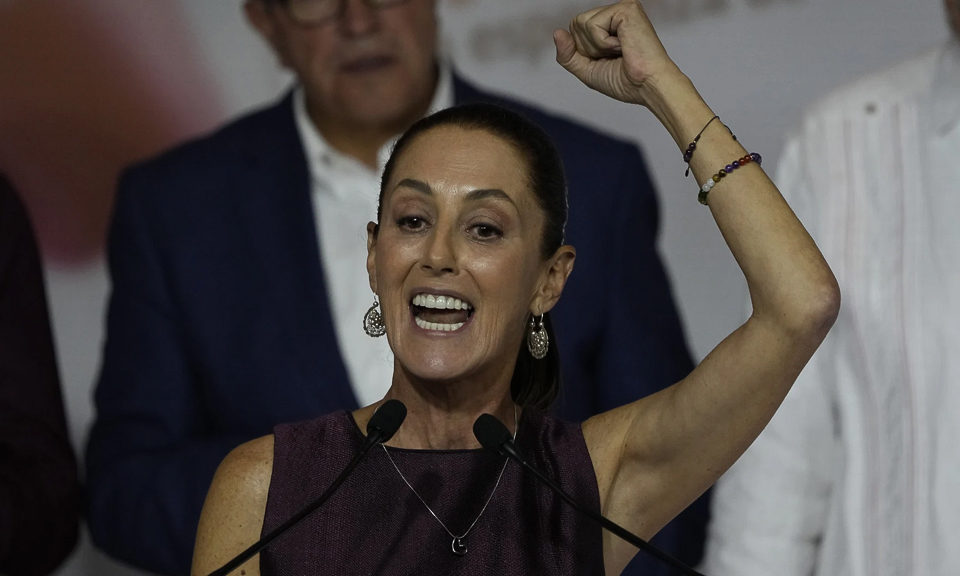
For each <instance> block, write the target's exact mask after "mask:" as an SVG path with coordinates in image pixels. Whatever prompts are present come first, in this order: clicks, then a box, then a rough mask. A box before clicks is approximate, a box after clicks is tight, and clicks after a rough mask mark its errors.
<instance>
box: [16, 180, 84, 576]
mask: <svg viewBox="0 0 960 576" xmlns="http://www.w3.org/2000/svg"><path fill="white" fill-rule="evenodd" d="M0 317H2V318H3V319H4V321H3V322H2V323H0V573H4V574H10V575H11V576H21V575H36V574H47V573H50V572H52V571H53V570H54V568H56V567H57V566H58V565H59V564H60V563H61V562H63V560H64V559H65V558H66V557H67V556H68V555H69V554H70V552H71V551H72V550H73V548H74V546H75V545H76V541H77V532H78V526H79V515H80V484H79V480H78V477H77V463H76V457H75V455H74V453H73V447H72V446H71V444H70V440H69V437H68V432H67V425H66V419H65V414H64V407H63V398H62V393H61V389H60V379H59V375H58V371H57V363H56V357H55V354H54V347H53V336H52V333H51V331H50V320H49V313H48V309H47V302H46V291H45V288H44V283H43V270H42V266H41V261H40V255H39V251H38V249H37V245H36V241H35V239H34V236H33V230H32V227H31V226H30V222H29V217H28V215H27V213H26V211H25V209H24V207H23V205H22V204H21V203H20V202H19V200H18V198H17V197H16V194H15V192H14V191H13V190H12V189H11V188H10V187H9V186H8V184H7V183H6V181H5V180H4V179H3V177H2V175H0Z"/></svg>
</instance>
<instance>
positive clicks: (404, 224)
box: [397, 216, 426, 230]
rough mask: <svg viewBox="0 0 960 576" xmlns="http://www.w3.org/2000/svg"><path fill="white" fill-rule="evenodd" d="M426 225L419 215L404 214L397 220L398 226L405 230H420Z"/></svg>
mask: <svg viewBox="0 0 960 576" xmlns="http://www.w3.org/2000/svg"><path fill="white" fill-rule="evenodd" d="M425 225H426V222H424V220H423V218H421V217H419V216H403V217H402V218H399V219H398V220H397V227H398V228H402V229H404V230H420V229H421V228H423V227H424V226H425Z"/></svg>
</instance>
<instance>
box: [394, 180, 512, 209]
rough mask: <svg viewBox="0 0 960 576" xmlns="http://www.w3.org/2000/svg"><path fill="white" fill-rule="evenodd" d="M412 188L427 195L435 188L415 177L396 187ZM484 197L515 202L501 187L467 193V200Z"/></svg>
mask: <svg viewBox="0 0 960 576" xmlns="http://www.w3.org/2000/svg"><path fill="white" fill-rule="evenodd" d="M401 187H402V188H411V189H413V190H415V191H417V192H420V193H421V194H426V195H427V196H433V189H432V188H430V185H429V184H427V183H426V182H422V181H420V180H417V179H415V178H404V179H403V180H401V181H400V182H398V183H397V186H396V188H401ZM484 198H499V199H501V200H506V201H507V202H510V203H511V204H514V205H515V203H514V201H513V198H511V197H510V196H509V195H507V193H506V192H504V191H503V190H500V189H499V188H478V189H476V190H471V191H470V192H468V193H467V200H473V201H476V200H482V199H484Z"/></svg>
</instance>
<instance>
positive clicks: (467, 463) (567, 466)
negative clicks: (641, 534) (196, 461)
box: [260, 410, 603, 576]
mask: <svg viewBox="0 0 960 576" xmlns="http://www.w3.org/2000/svg"><path fill="white" fill-rule="evenodd" d="M362 443H363V436H362V435H361V433H360V430H359V428H357V426H356V424H355V423H354V421H353V419H352V418H351V416H350V414H349V413H346V412H338V413H335V414H332V415H329V416H325V417H323V418H319V419H317V420H313V421H309V422H305V423H299V424H294V425H283V426H278V427H277V428H276V431H275V444H274V446H275V447H274V464H273V476H272V478H271V482H270V494H269V497H268V499H267V510H266V517H265V519H264V529H263V531H264V533H266V532H269V531H270V530H272V529H273V528H275V527H276V526H277V525H279V524H282V523H283V522H284V521H285V520H286V519H287V518H289V517H290V516H292V515H293V514H295V513H296V512H297V511H299V510H300V509H301V508H303V506H304V505H305V504H306V503H308V502H310V501H312V500H313V499H314V498H316V497H317V496H319V495H320V494H321V493H322V492H323V490H324V489H325V488H326V487H327V486H328V485H329V484H330V483H331V482H332V481H333V479H334V478H336V476H337V475H338V474H339V473H340V471H341V470H342V469H343V468H344V467H345V466H346V465H347V463H348V462H349V461H350V459H351V458H353V456H354V454H356V452H357V451H358V449H359V448H360V446H361V444H362ZM516 443H517V447H518V450H519V451H520V452H521V453H522V454H524V456H525V457H526V458H527V459H528V460H529V461H530V462H531V464H533V465H534V466H537V467H538V468H540V469H541V470H543V471H544V472H545V473H546V474H547V475H548V476H550V477H552V478H554V479H555V480H557V481H558V482H559V484H560V485H561V486H562V487H563V488H564V489H565V490H566V491H567V492H568V493H570V494H571V495H572V496H573V497H574V498H576V499H577V500H578V501H579V502H582V503H583V504H584V505H586V506H588V507H590V508H592V509H594V510H599V508H600V497H599V494H598V492H597V481H596V477H595V476H594V472H593V465H592V463H591V461H590V456H589V454H588V453H587V447H586V444H585V443H584V440H583V435H582V434H581V432H580V427H579V426H577V425H572V424H568V423H565V422H561V421H558V420H553V419H550V418H547V417H545V416H543V415H542V414H539V413H537V412H535V411H532V410H526V411H525V412H524V414H523V417H522V418H521V421H520V427H519V429H518V433H517V440H516ZM390 450H391V456H392V457H393V459H394V461H395V462H396V464H397V467H398V468H400V470H401V471H403V475H404V476H405V477H406V478H407V480H408V481H409V482H410V483H411V484H412V485H413V486H414V488H416V489H417V491H418V492H419V493H420V495H421V497H423V499H424V500H426V501H427V503H428V504H430V507H431V508H432V509H433V510H434V512H435V513H436V514H437V516H438V517H439V518H440V519H442V520H443V522H444V523H445V524H446V525H447V526H448V527H449V528H450V530H451V531H452V532H454V533H455V534H458V535H459V534H462V533H463V531H464V530H466V529H467V527H468V526H469V525H470V523H471V522H473V519H474V518H476V516H477V514H478V513H479V512H480V510H481V509H482V508H483V505H484V502H486V500H487V498H488V496H489V494H490V492H491V490H492V489H493V487H494V485H495V483H496V479H497V476H498V474H499V473H500V470H501V468H502V466H503V462H504V458H503V457H501V456H498V455H497V454H494V453H492V452H488V451H486V450H460V451H435V450H397V449H390ZM465 540H466V544H467V547H468V552H467V553H466V555H464V556H457V555H455V554H453V552H452V551H451V538H450V536H449V535H448V534H447V532H446V531H445V530H444V529H443V528H442V527H441V526H440V524H439V523H438V522H437V521H436V519H434V518H433V516H431V515H430V513H429V512H428V511H427V509H426V508H425V507H424V506H423V503H421V502H420V500H418V499H417V497H416V496H415V495H414V494H413V493H412V492H411V490H410V488H408V487H407V485H406V484H404V483H403V481H402V480H401V478H400V476H399V475H398V474H397V471H396V470H395V469H394V467H393V465H392V464H390V461H389V460H388V459H387V456H386V455H385V454H384V453H383V451H382V450H381V449H380V447H379V446H376V447H374V448H373V449H372V450H371V451H370V452H369V453H368V455H367V457H366V458H365V459H364V460H363V461H362V462H361V464H360V465H359V466H358V467H357V468H356V469H355V470H354V473H353V474H352V475H351V476H350V477H349V478H348V479H347V480H346V481H345V482H344V484H343V485H342V486H341V487H340V489H339V490H338V491H337V492H336V493H335V494H334V496H333V497H332V498H331V499H330V500H329V501H327V503H326V505H325V506H324V507H322V508H320V509H319V510H317V511H316V512H315V513H313V514H312V515H310V516H308V517H307V518H306V519H305V520H304V521H303V522H302V523H301V524H299V525H297V526H296V527H294V528H292V529H291V530H290V531H289V532H288V533H286V534H284V535H283V536H281V537H280V538H278V539H277V540H275V541H274V542H273V543H272V544H271V545H270V546H269V547H268V548H267V549H266V550H265V551H264V552H262V553H261V563H260V565H261V574H263V575H264V576H294V575H296V576H309V575H311V574H317V575H320V574H323V575H326V574H356V575H361V574H362V575H372V574H395V575H404V574H418V575H419V574H425V575H429V574H444V575H447V574H497V575H502V576H512V575H516V576H520V575H531V574H556V575H566V574H569V575H578V576H580V575H583V576H588V575H602V574H603V551H602V539H601V533H600V527H599V525H597V524H596V523H595V522H593V521H591V520H589V519H586V518H583V517H581V516H580V515H578V514H577V513H576V512H575V511H574V510H573V509H572V508H571V507H570V506H568V505H567V504H566V503H565V502H563V501H562V500H560V498H559V497H557V496H555V495H554V494H553V493H552V492H551V491H550V489H549V488H548V487H546V486H542V485H541V484H540V483H539V482H537V481H536V479H535V478H533V477H532V476H530V475H528V474H524V473H523V471H522V469H521V467H520V466H519V465H517V464H515V463H513V462H510V463H508V464H507V467H506V470H505V471H504V473H503V478H502V479H501V481H500V486H499V488H497V490H496V492H495V493H494V494H493V498H492V499H491V500H490V504H489V506H488V507H487V509H486V511H485V512H484V513H483V515H482V516H481V517H480V519H479V520H478V521H477V523H476V525H475V526H474V527H473V529H472V530H471V531H470V533H469V534H468V536H467V537H466V539H465Z"/></svg>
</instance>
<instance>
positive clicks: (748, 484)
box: [703, 0, 960, 576]
mask: <svg viewBox="0 0 960 576" xmlns="http://www.w3.org/2000/svg"><path fill="white" fill-rule="evenodd" d="M946 11H947V16H948V18H949V20H950V23H951V27H952V29H953V36H952V37H951V38H950V39H949V40H948V41H947V42H946V43H944V45H942V46H940V47H939V48H937V49H935V50H933V51H931V52H929V53H927V54H924V55H922V56H920V57H918V58H916V59H913V60H911V61H908V62H905V63H902V64H900V65H898V66H895V67H893V68H891V69H889V70H886V71H884V72H881V73H879V74H875V75H872V76H869V77H867V78H864V79H861V80H859V81H857V82H855V83H853V84H852V85H850V86H847V87H845V88H843V89H841V90H839V91H838V92H836V93H834V94H832V95H831V96H829V97H827V98H826V99H825V100H823V101H822V102H820V103H818V104H817V105H815V106H814V107H812V108H811V109H810V110H809V112H808V113H807V114H806V115H805V117H804V119H803V122H802V124H801V126H800V128H799V130H798V131H797V132H796V133H795V134H793V135H792V136H791V137H790V139H789V140H788V142H787V145H786V148H785V154H784V158H783V160H782V163H781V165H780V166H779V170H778V174H777V183H778V185H779V186H780V189H781V190H782V191H783V193H784V195H785V196H787V198H788V200H789V201H790V203H791V205H792V206H793V207H794V208H795V210H796V211H797V214H798V216H799V217H800V218H801V220H802V221H803V222H804V224H805V225H806V226H807V229H808V230H810V232H811V234H812V235H813V236H814V239H815V240H816V241H817V243H818V244H819V246H820V248H821V250H822V251H823V253H824V255H825V256H826V258H827V260H828V261H829V262H830V265H831V267H832V268H833V270H834V272H835V273H836V275H837V279H838V280H839V282H840V285H841V286H842V287H843V294H844V303H843V308H842V311H841V315H840V318H839V320H838V321H837V323H836V325H835V326H834V329H833V331H832V332H831V333H830V335H829V336H828V338H827V340H826V341H825V342H824V345H823V346H822V347H821V348H820V350H819V351H818V352H817V354H816V355H815V356H814V358H813V359H812V360H811V361H810V364H809V365H808V366H807V367H806V369H805V370H804V372H803V373H802V374H801V376H800V379H799V380H797V383H796V385H795V386H794V388H793V390H792V391H791V392H790V394H789V395H788V397H787V399H786V400H785V402H784V404H783V406H782V407H781V408H780V410H779V411H778V412H777V414H776V415H775V416H774V418H773V420H772V421H771V423H770V424H769V426H768V427H767V429H766V430H765V431H764V432H763V434H761V435H760V437H759V438H758V439H757V440H756V442H755V443H754V445H753V446H751V448H750V449H749V450H748V451H747V453H746V454H744V456H743V457H741V458H740V460H739V461H738V462H737V463H736V464H735V465H734V466H733V468H731V469H730V470H729V471H728V472H727V473H726V474H725V475H724V476H723V477H722V478H721V479H720V481H719V482H718V483H717V486H716V488H715V494H714V501H713V508H712V512H713V514H712V516H713V517H712V520H711V525H710V529H709V537H708V545H707V552H706V559H705V563H704V565H703V568H704V571H705V572H706V573H708V574H711V576H734V575H736V576H751V575H760V574H763V575H764V576H767V575H770V574H778V575H779V574H783V575H797V576H800V575H804V576H808V575H812V574H815V575H824V576H827V575H829V576H836V575H847V576H868V575H869V576H887V575H889V576H905V575H918V576H919V575H924V576H927V575H929V576H936V575H948V574H951V575H952V574H960V547H958V546H957V545H956V544H955V543H954V542H953V540H954V536H955V535H956V533H957V532H958V531H960V504H958V498H957V496H958V490H960V448H958V447H960V418H958V414H960V354H958V350H960V323H958V321H957V320H958V319H960V298H958V297H957V295H958V294H960V260H958V258H960V257H958V254H960V227H958V226H957V218H958V217H960V195H958V194H957V186H958V182H960V162H958V160H960V0H946Z"/></svg>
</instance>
